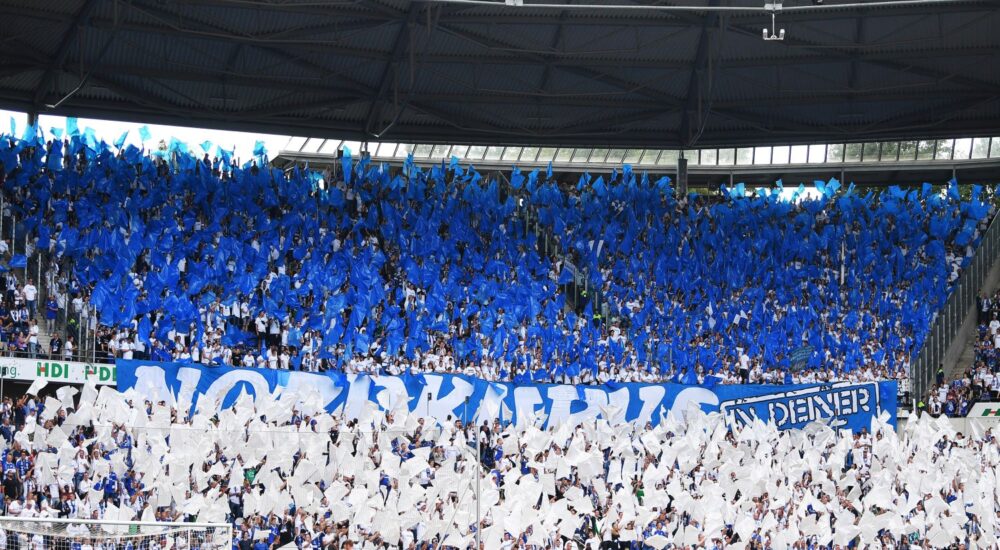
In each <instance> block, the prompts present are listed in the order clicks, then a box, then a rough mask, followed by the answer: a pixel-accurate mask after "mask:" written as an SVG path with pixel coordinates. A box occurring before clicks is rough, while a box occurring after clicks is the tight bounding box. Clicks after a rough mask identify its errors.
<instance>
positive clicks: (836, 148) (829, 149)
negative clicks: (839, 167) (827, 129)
mask: <svg viewBox="0 0 1000 550" xmlns="http://www.w3.org/2000/svg"><path fill="white" fill-rule="evenodd" d="M826 161H827V162H844V144H843V143H831V144H829V145H827V146H826Z"/></svg>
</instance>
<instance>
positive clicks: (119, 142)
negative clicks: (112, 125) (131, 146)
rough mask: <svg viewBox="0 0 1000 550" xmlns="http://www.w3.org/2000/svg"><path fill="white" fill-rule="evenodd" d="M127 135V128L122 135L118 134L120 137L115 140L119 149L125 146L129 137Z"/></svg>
mask: <svg viewBox="0 0 1000 550" xmlns="http://www.w3.org/2000/svg"><path fill="white" fill-rule="evenodd" d="M127 137H128V130H125V131H124V132H122V135H120V136H118V139H116V140H115V147H116V148H118V149H121V148H122V147H124V146H125V138H127Z"/></svg>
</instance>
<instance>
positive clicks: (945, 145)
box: [934, 139, 955, 160]
mask: <svg viewBox="0 0 1000 550" xmlns="http://www.w3.org/2000/svg"><path fill="white" fill-rule="evenodd" d="M954 147H955V145H954V140H951V139H939V140H938V144H937V153H935V154H934V158H936V159H937V160H951V153H952V151H953V150H954Z"/></svg>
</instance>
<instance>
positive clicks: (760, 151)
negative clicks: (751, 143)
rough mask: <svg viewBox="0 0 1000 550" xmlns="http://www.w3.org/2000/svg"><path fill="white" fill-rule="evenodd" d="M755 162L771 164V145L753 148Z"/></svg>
mask: <svg viewBox="0 0 1000 550" xmlns="http://www.w3.org/2000/svg"><path fill="white" fill-rule="evenodd" d="M753 163H754V164H771V148H770V147H754V150H753Z"/></svg>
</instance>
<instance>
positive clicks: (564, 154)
mask: <svg viewBox="0 0 1000 550" xmlns="http://www.w3.org/2000/svg"><path fill="white" fill-rule="evenodd" d="M575 150H576V149H573V148H572V147H563V148H562V149H560V150H559V152H558V153H556V161H558V162H569V160H570V159H571V158H573V151H575Z"/></svg>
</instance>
